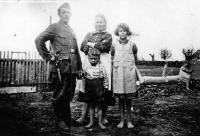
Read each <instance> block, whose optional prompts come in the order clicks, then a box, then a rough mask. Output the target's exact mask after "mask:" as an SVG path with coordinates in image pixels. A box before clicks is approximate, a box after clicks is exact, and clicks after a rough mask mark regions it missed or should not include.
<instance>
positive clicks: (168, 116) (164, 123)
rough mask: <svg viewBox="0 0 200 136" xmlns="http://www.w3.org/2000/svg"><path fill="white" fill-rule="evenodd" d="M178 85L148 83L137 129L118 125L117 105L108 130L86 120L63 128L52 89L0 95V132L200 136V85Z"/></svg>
mask: <svg viewBox="0 0 200 136" xmlns="http://www.w3.org/2000/svg"><path fill="white" fill-rule="evenodd" d="M174 88H176V86H175V85H174V86H171V85H170V86H165V87H159V89H158V88H157V89H155V88H153V89H152V88H151V87H145V89H144V88H143V89H141V90H140V93H139V95H138V99H135V100H134V101H133V109H132V122H133V124H134V126H135V128H134V129H128V128H126V127H124V128H123V129H118V128H116V125H117V124H118V123H119V120H120V115H119V112H118V105H116V106H112V107H109V108H108V121H109V124H108V125H107V129H106V130H100V128H99V127H98V125H97V118H96V124H95V126H94V127H93V128H92V129H89V130H88V129H85V127H84V126H85V125H86V124H87V123H85V124H83V125H81V126H76V127H72V128H71V131H70V132H62V131H61V130H60V129H58V127H57V123H56V120H55V116H54V112H53V109H52V106H51V103H50V98H51V93H32V94H26V95H23V94H19V95H0V136H67V135H71V136H85V135H87V136H187V135H188V136H199V135H200V92H199V90H200V89H193V90H191V91H187V90H185V89H183V88H179V89H177V88H176V90H174ZM71 107H72V115H73V118H78V117H80V114H81V107H82V104H81V103H79V102H75V101H74V102H72V103H71Z"/></svg>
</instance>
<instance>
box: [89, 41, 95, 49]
mask: <svg viewBox="0 0 200 136" xmlns="http://www.w3.org/2000/svg"><path fill="white" fill-rule="evenodd" d="M87 45H88V46H90V47H91V48H94V45H95V43H92V42H88V43H87Z"/></svg>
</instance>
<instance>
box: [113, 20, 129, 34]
mask: <svg viewBox="0 0 200 136" xmlns="http://www.w3.org/2000/svg"><path fill="white" fill-rule="evenodd" d="M120 28H122V29H123V30H125V31H126V32H127V35H128V36H129V35H131V34H132V32H131V31H130V28H129V26H128V25H127V24H126V23H121V24H119V25H118V26H117V28H116V29H115V32H114V34H115V35H116V36H119V33H118V31H119V29H120Z"/></svg>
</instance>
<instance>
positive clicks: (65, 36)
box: [35, 3, 82, 130]
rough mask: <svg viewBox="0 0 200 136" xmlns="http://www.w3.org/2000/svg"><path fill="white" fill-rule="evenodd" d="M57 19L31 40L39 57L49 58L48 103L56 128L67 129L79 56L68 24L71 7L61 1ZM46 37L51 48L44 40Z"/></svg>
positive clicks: (78, 66) (79, 62)
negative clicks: (49, 87) (33, 41)
mask: <svg viewBox="0 0 200 136" xmlns="http://www.w3.org/2000/svg"><path fill="white" fill-rule="evenodd" d="M58 16H59V17H60V21H59V22H58V23H55V24H52V25H50V26H49V27H48V28H47V29H46V30H45V31H43V32H42V33H41V34H40V35H39V36H38V37H37V38H36V40H35V44H36V48H37V50H38V52H39V54H40V55H41V56H42V58H43V59H44V60H46V61H50V68H51V70H50V72H51V80H52V89H53V98H52V105H53V109H54V112H55V116H56V118H57V120H58V122H59V123H58V126H59V128H61V129H63V130H69V127H70V125H71V121H72V120H71V110H70V101H71V100H72V98H73V95H74V90H75V75H73V74H71V73H73V72H75V71H77V70H80V69H81V67H82V66H81V58H80V54H79V50H78V46H77V40H76V36H75V34H74V32H73V30H72V29H71V28H70V27H69V24H68V21H69V19H70V16H71V9H70V6H69V4H68V3H64V4H62V5H61V6H60V8H59V9H58ZM46 41H50V43H51V45H52V49H51V51H49V50H48V49H47V47H46V44H45V42H46Z"/></svg>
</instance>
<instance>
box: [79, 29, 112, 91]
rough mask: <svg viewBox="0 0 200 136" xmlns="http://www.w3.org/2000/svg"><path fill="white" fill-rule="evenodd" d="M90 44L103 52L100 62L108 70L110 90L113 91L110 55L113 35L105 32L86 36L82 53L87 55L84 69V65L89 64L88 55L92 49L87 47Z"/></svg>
mask: <svg viewBox="0 0 200 136" xmlns="http://www.w3.org/2000/svg"><path fill="white" fill-rule="evenodd" d="M88 42H92V43H95V45H94V48H97V49H98V50H99V51H100V52H101V54H100V61H101V64H102V65H103V66H104V67H105V69H106V73H107V76H108V81H109V87H108V89H109V90H111V56H110V54H109V51H110V48H111V45H112V35H111V34H109V33H108V32H106V31H103V32H91V33H88V34H87V35H86V36H85V39H84V40H83V42H82V44H81V51H82V52H84V53H85V55H86V56H85V59H84V63H83V68H84V65H86V64H88V63H89V61H88V58H87V54H88V51H89V48H90V47H89V46H88V45H87V43H88Z"/></svg>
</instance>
